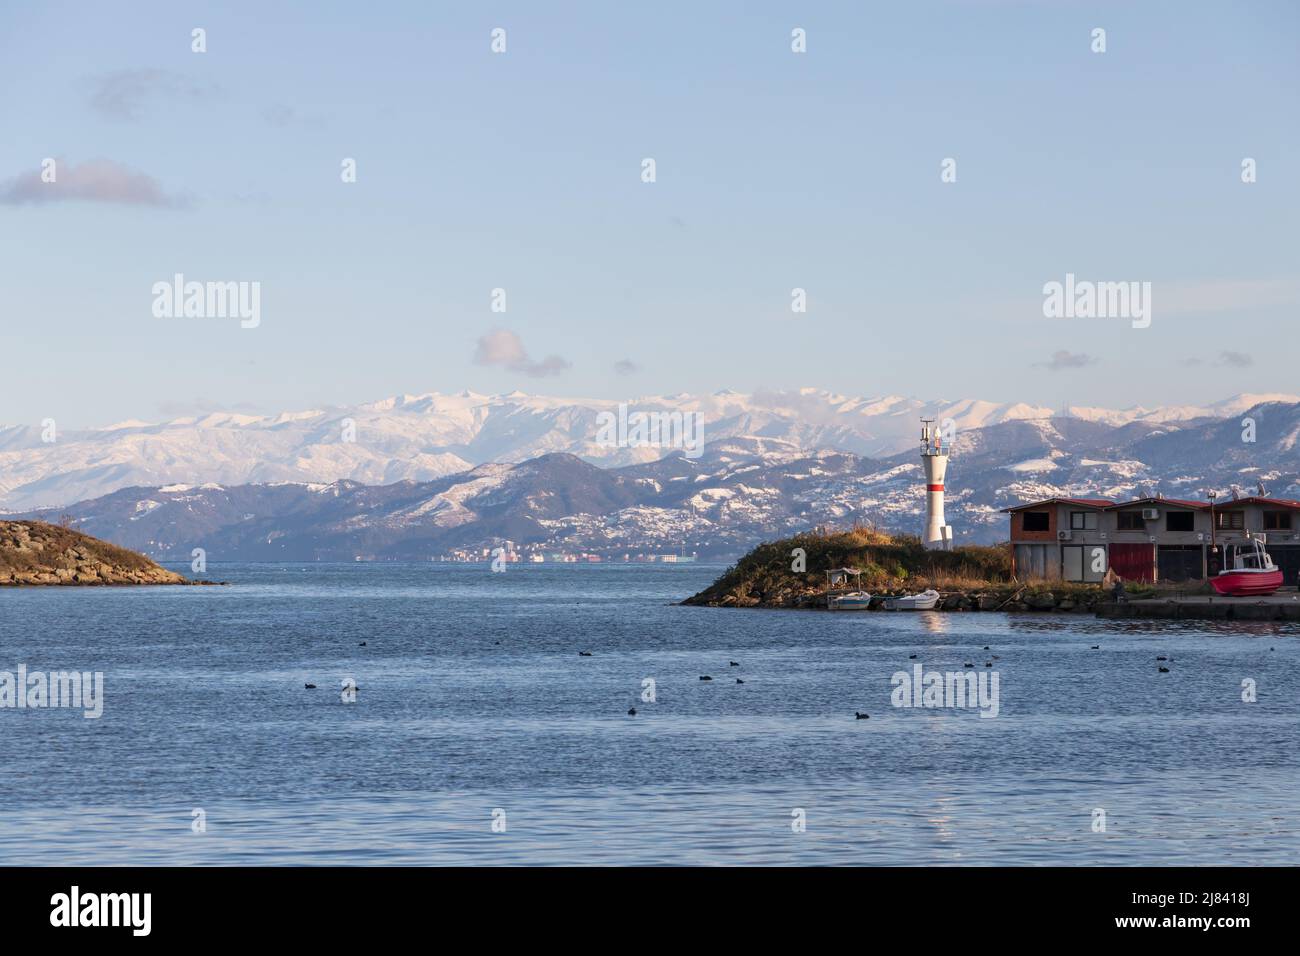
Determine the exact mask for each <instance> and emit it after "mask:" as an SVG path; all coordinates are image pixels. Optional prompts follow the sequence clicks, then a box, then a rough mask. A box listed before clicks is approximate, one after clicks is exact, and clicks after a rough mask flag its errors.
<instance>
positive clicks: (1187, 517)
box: [1165, 511, 1196, 531]
mask: <svg viewBox="0 0 1300 956" xmlns="http://www.w3.org/2000/svg"><path fill="white" fill-rule="evenodd" d="M1165 530H1166V531H1195V530H1196V515H1195V514H1194V513H1193V512H1191V511H1169V512H1166V513H1165Z"/></svg>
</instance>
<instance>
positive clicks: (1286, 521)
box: [1264, 511, 1291, 531]
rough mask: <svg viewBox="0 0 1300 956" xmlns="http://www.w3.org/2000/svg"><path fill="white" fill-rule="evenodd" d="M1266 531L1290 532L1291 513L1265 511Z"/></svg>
mask: <svg viewBox="0 0 1300 956" xmlns="http://www.w3.org/2000/svg"><path fill="white" fill-rule="evenodd" d="M1264 530H1265V531H1290V530H1291V512H1289V511H1265V512H1264Z"/></svg>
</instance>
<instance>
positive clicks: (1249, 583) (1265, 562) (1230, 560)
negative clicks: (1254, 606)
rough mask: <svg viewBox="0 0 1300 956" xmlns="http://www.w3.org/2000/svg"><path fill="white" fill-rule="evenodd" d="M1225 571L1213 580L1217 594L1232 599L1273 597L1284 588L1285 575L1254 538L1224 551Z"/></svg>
mask: <svg viewBox="0 0 1300 956" xmlns="http://www.w3.org/2000/svg"><path fill="white" fill-rule="evenodd" d="M1223 563H1224V568H1223V570H1222V571H1220V572H1219V573H1218V574H1217V575H1216V576H1215V577H1213V578H1211V579H1210V584H1212V585H1213V586H1214V590H1216V591H1217V592H1219V593H1220V594H1224V595H1229V596H1231V597H1249V596H1251V595H1263V594H1272V593H1273V592H1274V591H1276V590H1277V589H1278V588H1280V587H1281V586H1282V571H1281V569H1280V568H1278V566H1277V565H1275V564H1274V563H1273V558H1272V557H1271V556H1270V555H1269V553H1268V552H1267V551H1265V550H1264V546H1263V545H1261V544H1260V543H1259V541H1257V540H1256V539H1254V538H1252V539H1250V540H1249V541H1247V542H1246V543H1245V544H1232V545H1228V546H1227V547H1226V548H1225V549H1224V555H1223Z"/></svg>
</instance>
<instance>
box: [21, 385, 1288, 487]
mask: <svg viewBox="0 0 1300 956" xmlns="http://www.w3.org/2000/svg"><path fill="white" fill-rule="evenodd" d="M1297 401H1300V397H1298V396H1293V395H1239V396H1235V397H1233V398H1230V399H1225V400H1224V401H1221V402H1216V403H1213V404H1210V405H1205V406H1175V407H1168V408H1155V409H1147V408H1132V409H1127V410H1114V409H1103V408H1085V407H1073V408H1070V409H1067V410H1066V411H1067V412H1068V414H1067V415H1065V416H1062V415H1060V414H1059V413H1054V412H1053V410H1052V409H1049V408H1045V407H1040V406H1033V405H1026V404H1016V403H1001V404H999V403H994V402H987V401H979V400H975V399H963V400H960V401H923V400H920V399H915V398H903V397H899V396H884V397H876V398H854V397H849V396H845V395H840V394H836V393H833V392H828V391H825V390H819V389H812V388H805V389H800V390H797V391H789V392H760V393H755V394H752V395H745V394H741V393H738V392H732V391H727V390H724V391H720V392H715V393H713V394H710V395H686V394H682V395H671V396H651V397H646V398H641V399H631V400H628V402H627V403H626V404H627V405H628V407H629V408H630V409H632V410H638V411H668V412H681V413H683V414H691V413H694V414H698V415H700V416H701V417H702V420H703V431H704V439H705V441H706V442H717V441H719V440H724V439H730V438H737V437H749V438H761V439H770V440H774V441H779V442H784V443H787V445H789V446H790V447H791V448H792V449H794V450H797V451H801V452H803V453H811V452H814V451H817V450H819V449H834V450H837V451H843V452H850V453H852V454H854V455H858V456H862V457H869V458H877V457H887V456H890V455H894V454H897V453H899V452H902V451H905V450H906V449H908V448H910V447H912V445H913V444H914V443H915V441H916V437H917V419H918V418H919V417H920V416H921V415H922V414H925V415H927V416H928V417H934V418H936V419H938V420H939V421H941V422H942V421H945V420H948V419H951V420H952V422H953V424H954V426H955V429H956V431H957V433H958V434H960V435H964V434H967V433H970V432H973V431H975V430H979V429H984V428H988V427H991V426H994V425H999V424H1005V423H1010V422H1023V421H1049V420H1050V421H1055V420H1058V419H1061V418H1065V420H1068V421H1078V422H1087V423H1094V424H1098V425H1105V426H1111V427H1115V428H1122V427H1126V426H1132V425H1179V424H1184V423H1189V422H1194V421H1198V420H1201V419H1207V418H1223V417H1225V416H1232V415H1236V414H1240V413H1242V412H1244V411H1245V410H1247V409H1249V408H1251V407H1253V406H1256V405H1259V404H1261V403H1264V402H1297ZM618 405H619V402H618V401H617V400H607V399H571V398H557V397H548V396H535V395H527V394H524V393H523V392H511V393H509V394H505V395H480V394H477V393H474V392H461V393H459V394H456V395H444V394H441V393H438V392H430V393H426V394H421V395H401V396H395V397H392V398H387V399H383V400H381V401H377V402H371V403H367V404H363V405H358V406H354V407H350V408H331V409H312V410H305V411H297V412H285V413H282V414H279V415H274V416H254V415H240V414H233V413H217V414H211V415H205V416H201V417H188V418H177V419H174V420H171V421H167V422H161V423H148V422H143V421H135V420H133V421H125V422H119V423H117V424H115V425H110V426H107V427H104V428H95V429H82V430H68V431H62V432H59V433H57V440H56V441H54V442H53V443H47V442H46V441H43V440H42V438H43V434H42V432H43V429H42V428H41V427H38V426H28V425H10V426H0V510H3V511H11V512H12V511H19V510H30V509H37V508H44V507H56V506H59V505H62V504H66V503H69V502H73V501H81V500H85V499H89V498H96V497H101V496H103V495H107V494H111V493H112V492H114V491H117V490H119V489H121V488H127V487H132V486H149V487H158V486H166V485H170V484H179V483H185V484H202V483H218V484H221V485H241V484H249V483H259V484H267V483H274V482H285V481H290V482H308V483H325V484H328V483H331V482H334V481H338V480H348V481H355V482H361V483H363V484H369V485H382V484H390V483H392V482H396V481H402V480H409V481H417V482H421V481H431V480H434V479H437V478H441V477H444V476H447V475H452V474H457V473H461V472H464V471H466V470H468V469H470V468H474V467H477V466H479V465H483V464H487V463H494V462H495V463H518V462H523V461H527V460H529V459H533V458H538V457H540V456H543V455H547V454H551V453H566V454H571V455H575V456H577V457H579V458H581V459H583V460H584V461H587V462H590V463H593V464H599V465H602V466H609V467H623V466H630V465H634V464H640V463H645V462H649V461H654V460H656V459H658V458H660V457H662V456H663V455H665V454H669V453H671V449H662V448H656V447H640V448H634V447H613V446H610V445H605V444H601V443H599V442H598V441H597V440H596V439H597V435H598V416H599V415H600V414H601V413H602V412H612V411H614V410H616V409H617V408H618ZM349 435H351V436H354V437H355V440H352V441H349V440H347V437H348V436H349Z"/></svg>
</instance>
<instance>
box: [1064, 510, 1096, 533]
mask: <svg viewBox="0 0 1300 956" xmlns="http://www.w3.org/2000/svg"><path fill="white" fill-rule="evenodd" d="M1070 529H1071V530H1072V531H1096V530H1097V512H1095V511H1071V512H1070Z"/></svg>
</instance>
